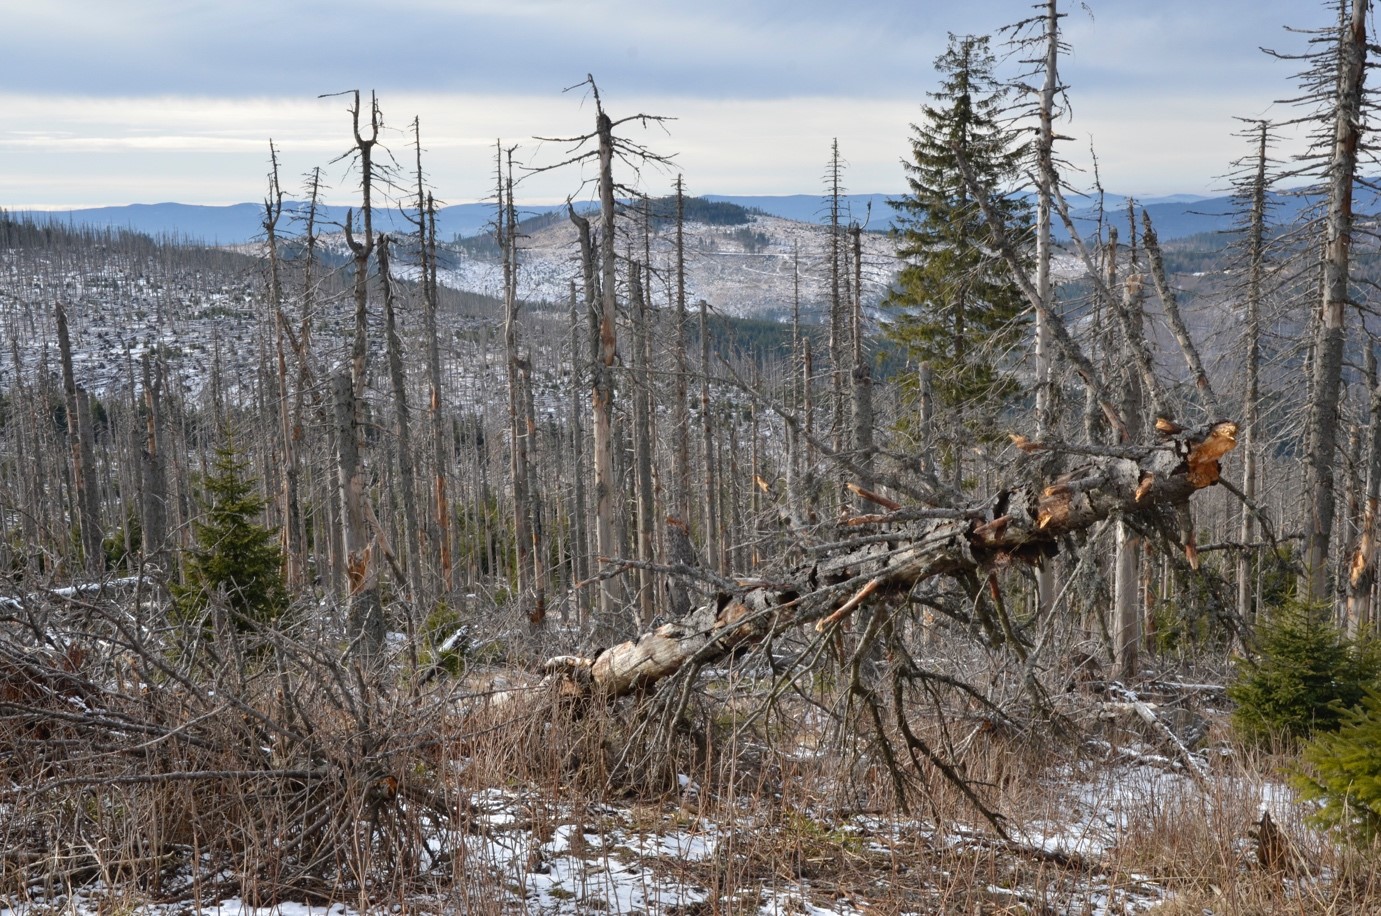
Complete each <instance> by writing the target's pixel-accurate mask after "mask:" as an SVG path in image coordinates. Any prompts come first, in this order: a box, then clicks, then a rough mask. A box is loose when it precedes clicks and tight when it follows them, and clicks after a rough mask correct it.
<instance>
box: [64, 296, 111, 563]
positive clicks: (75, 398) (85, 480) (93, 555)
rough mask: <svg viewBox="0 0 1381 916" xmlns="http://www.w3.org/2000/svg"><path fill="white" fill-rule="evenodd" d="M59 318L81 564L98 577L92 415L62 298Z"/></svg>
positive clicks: (100, 552) (101, 555)
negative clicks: (79, 378)
mask: <svg viewBox="0 0 1381 916" xmlns="http://www.w3.org/2000/svg"><path fill="white" fill-rule="evenodd" d="M53 310H54V314H55V317H56V319H57V332H58V358H59V359H60V360H61V362H62V391H63V397H64V404H65V405H66V409H67V442H68V445H69V447H70V454H71V461H72V465H71V466H72V495H73V504H74V508H75V509H76V516H77V518H76V522H77V530H78V533H79V535H80V537H81V548H82V566H83V568H84V569H85V571H86V574H87V575H88V576H91V577H93V578H94V577H97V576H99V575H100V574H101V572H102V570H104V569H105V550H104V548H103V547H102V545H101V541H102V532H101V514H100V508H99V503H98V501H97V494H96V450H95V446H94V443H93V441H92V440H93V436H92V431H91V415H90V413H88V412H87V411H86V410H85V409H84V408H85V405H86V404H87V400H86V398H85V393H84V392H82V391H80V390H79V389H78V387H77V381H76V376H75V374H74V373H73V371H72V339H71V336H70V335H69V334H68V331H67V309H66V308H65V307H64V306H63V304H62V303H61V302H59V303H57V304H56V305H54V307H53Z"/></svg>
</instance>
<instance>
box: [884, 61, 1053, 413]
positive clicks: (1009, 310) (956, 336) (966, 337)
mask: <svg viewBox="0 0 1381 916" xmlns="http://www.w3.org/2000/svg"><path fill="white" fill-rule="evenodd" d="M935 64H936V67H937V69H938V70H939V72H940V74H941V83H940V88H939V90H938V91H936V92H933V93H931V94H930V97H931V99H932V100H933V102H932V103H931V104H927V105H925V106H924V107H923V108H922V116H923V117H922V121H921V122H920V123H919V124H913V125H912V129H913V130H914V132H915V135H914V136H913V138H912V140H911V154H912V155H911V160H910V161H907V162H904V166H905V169H906V175H907V183H908V185H909V190H908V193H907V194H906V195H905V196H903V197H901V198H899V199H897V200H894V201H892V202H891V203H892V206H893V207H895V208H896V209H897V210H898V211H899V213H900V215H899V216H898V218H897V223H896V226H895V229H894V231H895V233H896V234H897V236H898V239H899V242H900V246H899V250H900V253H901V255H902V257H904V258H905V259H906V261H907V264H906V266H905V267H904V268H903V269H902V270H901V272H900V274H899V275H898V277H897V281H896V285H895V286H894V288H893V289H892V290H891V292H890V293H889V294H888V297H887V300H886V305H887V306H888V307H890V309H891V310H892V311H893V313H894V315H895V319H894V321H893V323H892V325H891V328H890V331H889V334H890V336H891V337H892V338H893V339H894V340H896V341H897V342H899V343H900V344H902V345H903V346H904V347H905V348H906V349H907V351H908V353H909V355H910V357H911V359H912V361H913V362H915V363H916V364H922V363H924V364H926V365H928V366H929V369H930V371H931V378H932V382H933V385H934V394H935V395H936V396H937V397H938V399H939V400H940V402H941V403H942V404H944V405H946V406H949V407H956V406H959V405H963V404H969V405H972V406H976V407H980V408H983V407H986V411H985V412H988V411H991V409H992V408H993V407H994V406H995V405H996V404H998V403H999V402H1000V401H1001V400H1002V399H1004V398H1006V397H1008V396H1010V395H1011V393H1012V392H1013V390H1014V389H1015V386H1016V382H1015V379H1014V377H1013V375H1012V374H1011V373H1010V372H1008V371H1004V361H1005V360H1004V354H1005V353H1007V352H1008V351H1009V350H1010V349H1011V348H1012V347H1013V346H1015V345H1016V344H1017V343H1018V342H1019V341H1020V340H1021V339H1022V337H1023V335H1024V333H1025V330H1024V321H1023V318H1022V315H1023V312H1024V310H1025V307H1026V302H1025V300H1024V299H1023V298H1022V295H1021V292H1020V290H1019V288H1018V286H1017V284H1016V283H1015V282H1014V281H1013V279H1012V273H1011V267H1010V266H1009V265H1008V264H1006V263H1005V262H1004V261H1003V259H1002V258H1000V257H998V256H997V255H996V254H995V253H994V250H993V246H992V244H991V241H990V239H991V232H990V229H989V226H988V222H987V219H986V218H985V216H984V208H983V207H982V205H981V204H980V202H979V201H977V200H976V199H975V198H974V196H973V194H972V193H971V192H970V190H969V185H968V183H967V182H966V181H965V179H964V176H963V173H962V171H961V169H960V168H959V157H960V156H962V157H963V160H964V161H965V162H966V163H967V164H968V166H969V168H970V169H971V170H972V172H973V174H974V176H975V177H976V178H977V179H978V184H979V185H981V186H982V187H984V188H991V189H993V190H992V192H991V194H992V196H991V198H990V200H989V201H988V203H989V205H990V207H989V209H990V210H991V212H993V213H994V214H997V215H998V216H999V217H1000V218H1001V219H1002V220H1003V222H1004V223H1005V224H1006V226H1005V229H1006V234H1007V237H1008V238H1021V237H1023V236H1025V235H1027V234H1028V232H1029V228H1030V225H1031V207H1030V204H1029V203H1028V202H1027V201H1026V200H1024V199H1022V198H1019V197H1016V196H1012V195H1011V194H1010V193H1009V192H1008V191H1007V190H1005V189H1008V188H1010V187H1011V186H1012V184H1013V182H1014V181H1015V179H1016V178H1017V177H1018V169H1019V165H1020V162H1021V161H1022V157H1023V155H1024V147H1023V145H1022V144H1021V143H1019V142H1018V138H1017V137H1016V135H1015V134H1014V132H1013V131H1012V130H1011V129H1010V128H1009V127H1008V126H1007V125H1006V124H1004V123H1003V121H1002V113H1003V109H1004V106H1005V104H1006V96H1007V90H1006V89H1005V87H1004V86H1003V85H1002V84H1001V83H999V82H998V81H997V80H996V79H995V78H994V76H993V67H994V58H993V54H992V52H991V50H990V49H989V41H988V38H987V37H986V36H973V35H965V36H955V35H951V36H950V42H949V48H948V49H947V50H946V51H945V52H944V53H943V54H941V55H940V56H939V57H938V58H937V59H936V61H935Z"/></svg>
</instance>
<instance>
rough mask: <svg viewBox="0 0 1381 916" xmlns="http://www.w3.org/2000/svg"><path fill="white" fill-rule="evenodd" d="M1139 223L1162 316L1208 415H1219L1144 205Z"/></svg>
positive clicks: (1218, 407) (1220, 409)
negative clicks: (1166, 272) (1173, 337)
mask: <svg viewBox="0 0 1381 916" xmlns="http://www.w3.org/2000/svg"><path fill="white" fill-rule="evenodd" d="M1141 227H1142V228H1141V244H1142V246H1143V247H1144V248H1145V249H1146V258H1147V260H1148V261H1149V262H1150V265H1151V279H1152V281H1153V282H1154V283H1155V285H1156V295H1157V296H1159V297H1160V301H1161V305H1163V306H1164V307H1165V317H1166V319H1167V320H1168V322H1169V324H1170V331H1171V333H1172V334H1174V335H1175V342H1176V343H1178V344H1179V345H1180V353H1181V354H1182V355H1183V356H1184V361H1185V365H1187V366H1188V367H1189V374H1190V376H1191V377H1192V378H1193V379H1194V387H1195V388H1196V389H1198V391H1199V397H1200V398H1201V399H1202V400H1203V404H1204V407H1205V409H1206V410H1207V411H1208V414H1209V416H1211V417H1217V416H1221V415H1222V407H1221V405H1220V404H1219V403H1218V396H1217V395H1216V394H1214V393H1213V385H1212V384H1211V383H1210V382H1209V380H1208V372H1207V371H1206V370H1205V369H1204V362H1203V360H1202V359H1200V358H1199V348H1198V347H1196V346H1195V345H1194V340H1193V338H1191V337H1190V336H1189V328H1188V327H1186V326H1185V323H1184V318H1183V317H1182V316H1181V315H1180V304H1179V299H1178V298H1177V297H1176V296H1175V290H1174V288H1173V287H1171V286H1170V282H1169V280H1167V279H1166V276H1165V259H1164V258H1163V257H1161V252H1160V241H1159V239H1157V238H1156V230H1155V227H1154V226H1152V225H1151V214H1150V213H1148V212H1146V209H1145V208H1144V207H1143V208H1142V210H1141Z"/></svg>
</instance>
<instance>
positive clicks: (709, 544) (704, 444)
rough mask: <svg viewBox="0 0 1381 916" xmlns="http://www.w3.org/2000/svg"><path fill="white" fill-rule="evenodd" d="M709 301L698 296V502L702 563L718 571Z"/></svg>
mask: <svg viewBox="0 0 1381 916" xmlns="http://www.w3.org/2000/svg"><path fill="white" fill-rule="evenodd" d="M709 313H710V305H709V303H708V302H706V301H705V300H704V299H701V300H700V440H701V448H702V451H703V452H704V457H705V467H704V471H705V480H704V484H705V498H704V500H703V502H702V503H701V509H702V510H703V512H704V516H703V517H704V523H703V527H704V534H703V539H704V542H705V565H706V566H707V567H708V568H709V569H710V570H711V571H712V572H720V571H721V570H722V569H723V568H724V566H723V561H722V559H721V557H720V553H719V545H720V526H719V518H720V507H719V478H718V477H717V476H716V475H715V450H714V419H713V417H712V415H711V410H710V318H709Z"/></svg>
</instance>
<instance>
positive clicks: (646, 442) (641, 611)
mask: <svg viewBox="0 0 1381 916" xmlns="http://www.w3.org/2000/svg"><path fill="white" fill-rule="evenodd" d="M628 291H629V309H630V311H631V312H632V313H633V376H634V379H635V381H634V384H635V386H636V387H635V388H634V390H633V466H634V467H633V469H634V472H635V477H636V483H637V488H636V497H637V507H638V518H637V522H638V525H637V529H638V551H637V552H638V560H639V562H640V563H641V564H646V565H642V566H640V567H639V569H638V570H637V582H638V616H639V622H640V623H641V624H642V625H643V626H646V625H647V624H648V623H650V622H651V621H652V618H653V616H654V615H655V614H656V600H655V599H656V584H655V581H654V578H653V575H652V569H651V566H652V564H654V563H655V561H656V559H657V558H656V550H655V541H656V530H655V525H656V521H655V519H656V507H655V505H654V494H653V492H652V445H653V433H652V373H651V371H650V365H649V361H648V329H647V322H648V320H649V318H648V308H647V295H646V291H645V290H644V288H643V282H642V269H641V265H639V264H637V263H634V264H631V265H630V267H629V272H628Z"/></svg>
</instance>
